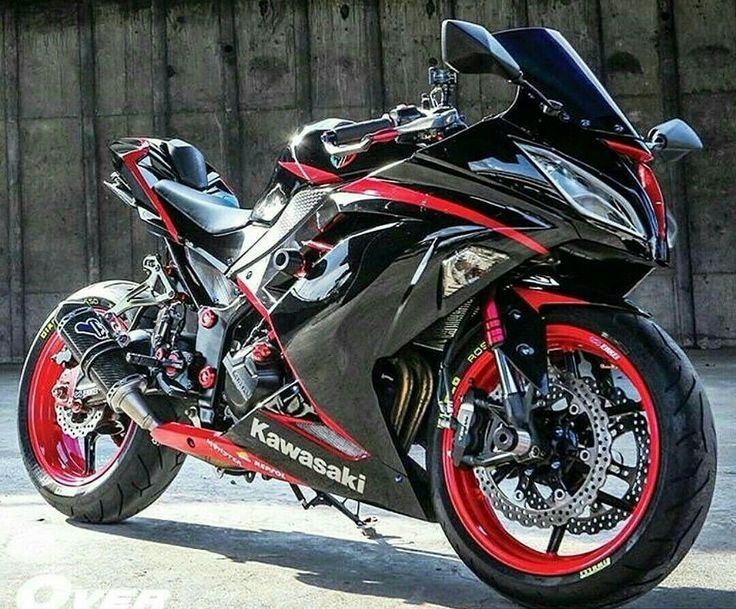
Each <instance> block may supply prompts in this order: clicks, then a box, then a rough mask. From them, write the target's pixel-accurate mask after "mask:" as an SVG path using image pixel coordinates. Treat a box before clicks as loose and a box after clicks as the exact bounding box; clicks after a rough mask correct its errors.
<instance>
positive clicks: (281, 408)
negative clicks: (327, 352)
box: [223, 337, 314, 418]
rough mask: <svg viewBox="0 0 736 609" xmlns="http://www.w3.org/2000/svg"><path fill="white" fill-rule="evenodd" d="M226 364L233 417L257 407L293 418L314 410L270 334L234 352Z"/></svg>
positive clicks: (228, 399) (226, 388)
mask: <svg viewBox="0 0 736 609" xmlns="http://www.w3.org/2000/svg"><path fill="white" fill-rule="evenodd" d="M223 363H224V365H225V369H226V370H227V376H226V378H225V397H226V400H227V403H228V406H229V408H230V410H231V412H232V415H233V417H234V418H241V417H243V416H245V415H246V414H247V413H248V412H249V411H250V410H251V409H253V408H255V407H257V406H258V407H261V406H262V407H264V408H267V409H269V410H273V411H274V412H277V413H279V414H284V415H289V416H293V417H304V416H306V415H308V414H311V413H313V412H314V411H313V409H312V407H311V406H310V405H309V403H308V402H307V401H306V400H305V399H304V397H303V396H302V394H301V391H300V390H299V386H298V384H297V383H296V382H294V380H293V379H292V378H291V377H290V375H289V374H288V372H287V371H286V368H285V366H284V362H283V359H282V358H281V354H280V352H279V350H278V348H277V347H276V346H275V345H274V344H273V343H271V341H269V340H268V338H267V337H261V338H259V339H256V340H254V341H253V342H251V343H249V344H248V345H246V346H244V347H241V348H238V349H236V350H234V351H231V352H230V353H228V354H227V355H226V356H225V358H224V360H223Z"/></svg>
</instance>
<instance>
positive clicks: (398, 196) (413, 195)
mask: <svg viewBox="0 0 736 609" xmlns="http://www.w3.org/2000/svg"><path fill="white" fill-rule="evenodd" d="M340 190H341V191H342V192H350V193H355V194H364V195H370V196H375V197H381V198H383V199H390V200H392V201H399V202H400V203H408V204H409V205H418V206H420V207H424V208H427V209H432V210H434V211H439V212H442V213H446V214H450V215H451V216H457V217H458V218H463V219H465V220H468V221H469V222H472V223H473V224H478V225H480V226H485V227H486V228H490V229H492V230H494V231H496V232H497V233H500V234H502V235H504V236H505V237H508V238H509V239H513V240H514V241H516V242H517V243H520V244H521V245H523V246H524V247H527V248H529V249H530V250H532V251H534V252H536V253H537V254H542V255H546V254H548V253H549V251H548V250H547V248H546V247H544V246H543V245H541V244H539V243H537V242H536V241H534V239H532V238H530V237H527V236H526V235H525V234H524V233H521V232H519V231H518V230H516V229H514V228H511V227H509V226H506V225H504V224H501V223H500V222H496V221H495V220H492V219H491V218H489V217H488V216H485V215H484V214H481V213H479V212H477V211H473V210H472V209H468V208H466V207H463V206H462V205H459V204H457V203H453V202H452V201H448V200H446V199H442V198H440V197H436V196H434V195H430V194H426V193H422V192H419V191H416V190H412V189H411V188H406V187H404V186H399V185H397V184H391V183H390V182H384V181H383V180H379V179H377V178H370V177H369V178H362V179H360V180H357V181H355V182H352V183H351V184H348V185H346V186H344V187H343V188H341V189H340Z"/></svg>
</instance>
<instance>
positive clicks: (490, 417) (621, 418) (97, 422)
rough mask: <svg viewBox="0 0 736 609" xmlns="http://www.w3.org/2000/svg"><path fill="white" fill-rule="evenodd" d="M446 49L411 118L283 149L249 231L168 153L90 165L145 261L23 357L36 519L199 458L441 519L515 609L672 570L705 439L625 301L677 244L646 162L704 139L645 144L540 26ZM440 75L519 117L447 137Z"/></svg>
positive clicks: (610, 591) (125, 510) (699, 414)
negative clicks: (127, 213)
mask: <svg viewBox="0 0 736 609" xmlns="http://www.w3.org/2000/svg"><path fill="white" fill-rule="evenodd" d="M442 47H443V59H444V63H445V67H439V66H433V67H431V68H430V69H429V78H430V92H429V93H426V94H424V95H422V97H421V101H420V103H419V104H418V105H400V106H397V107H395V108H393V109H392V110H390V111H389V112H387V113H386V114H385V115H383V116H382V117H380V118H376V119H372V120H367V121H364V122H351V121H348V120H344V119H327V120H323V121H320V122H316V123H313V124H310V125H307V126H305V127H303V128H302V129H301V131H300V132H299V133H298V134H297V135H296V136H295V137H294V138H293V139H292V140H291V141H290V142H289V143H288V145H286V147H285V148H284V150H283V152H282V153H281V155H280V156H279V158H278V161H277V163H276V165H275V167H274V170H273V174H272V176H271V178H270V182H269V183H268V185H267V187H266V188H265V190H264V192H263V195H262V196H261V197H260V198H259V199H258V200H257V201H255V202H254V203H253V204H252V205H249V206H248V209H246V208H245V207H241V206H240V204H239V203H238V201H237V199H236V197H235V195H234V193H233V192H232V189H231V188H230V187H229V186H228V184H227V182H226V181H225V179H223V178H222V177H221V176H220V175H219V174H218V173H217V171H215V169H214V168H213V167H212V166H210V165H209V164H208V163H207V162H206V160H205V159H204V157H203V155H202V154H201V153H200V152H199V151H198V150H197V149H196V148H195V147H194V146H192V145H190V144H188V143H186V142H184V141H181V140H179V139H154V138H125V139H120V140H118V141H116V142H114V143H113V144H112V145H111V151H112V157H113V162H114V167H115V172H114V173H113V174H112V176H111V177H110V179H109V181H107V182H105V185H106V186H107V188H108V189H109V190H110V191H111V192H112V193H114V194H115V195H116V196H117V197H118V198H119V199H120V200H121V201H123V202H124V203H126V204H127V205H129V206H131V207H133V208H134V209H136V210H137V212H138V214H139V216H140V219H141V220H142V221H143V222H145V223H146V224H147V226H148V228H149V230H150V231H151V232H152V233H153V234H155V235H156V236H158V238H159V239H160V244H161V248H160V250H159V252H158V255H151V256H148V257H147V258H146V259H145V260H144V262H143V266H144V269H145V271H147V273H148V277H147V279H146V280H145V281H143V282H142V283H140V284H135V283H131V282H128V281H124V280H118V281H104V282H101V283H96V284H94V285H90V286H88V287H86V288H83V289H81V290H79V291H78V292H76V293H74V294H72V295H71V296H70V297H69V298H67V299H66V300H64V301H63V302H61V303H60V304H59V305H58V306H57V307H56V309H55V311H54V312H53V313H52V314H51V315H50V317H49V318H48V319H47V320H46V322H45V324H44V325H43V328H42V329H41V331H40V332H39V333H38V336H37V337H36V339H35V341H34V342H33V345H32V347H31V349H30V352H29V354H28V357H27V360H26V364H25V368H24V370H23V376H22V380H21V385H20V399H19V428H20V439H21V446H22V452H23V458H24V460H25V464H26V467H27V469H28V472H29V473H30V476H31V478H32V480H33V482H34V483H35V485H36V487H37V488H38V490H39V492H40V493H41V495H42V496H43V497H44V499H46V500H47V501H48V502H49V503H50V504H51V505H52V506H54V507H55V508H57V509H58V510H60V511H61V512H63V513H64V514H66V515H68V516H69V517H71V518H72V519H74V520H83V521H86V522H92V523H107V522H117V521H120V520H123V519H125V518H129V517H130V516H132V515H134V514H136V513H137V512H139V511H140V510H142V509H144V508H145V507H146V506H148V505H149V504H150V503H151V502H153V501H154V500H155V499H156V498H157V497H158V496H159V495H161V493H163V492H164V490H165V489H166V487H167V486H168V485H169V483H170V482H171V481H172V479H173V478H174V477H175V476H176V474H177V472H178V471H179V468H180V467H181V465H182V462H183V460H184V457H185V455H192V456H194V457H197V458H199V459H203V460H204V461H207V462H208V463H210V464H212V465H213V466H215V467H216V468H218V469H219V470H220V471H221V472H222V473H223V474H226V475H231V476H242V477H244V479H246V480H248V481H251V480H253V478H254V477H255V476H256V475H258V474H260V475H261V476H262V477H263V478H265V479H273V480H279V481H282V482H285V483H287V484H289V485H291V488H292V489H293V491H294V493H295V495H296V497H297V499H298V500H299V501H300V502H301V503H302V505H303V506H304V507H305V508H309V507H313V506H315V505H328V506H333V507H335V508H337V509H339V510H340V511H341V512H342V513H344V514H345V515H347V516H348V517H350V518H351V519H352V520H353V521H354V522H355V523H356V524H357V525H358V526H359V527H361V528H362V529H364V530H365V532H366V533H371V532H374V531H373V529H374V527H372V526H371V523H370V522H368V521H366V520H363V519H361V518H360V516H359V515H358V513H357V511H355V510H354V509H353V508H352V506H353V503H352V500H357V501H358V502H365V503H367V504H371V505H374V506H380V507H382V508H385V509H387V510H391V511H394V512H398V513H401V514H406V515H407V516H412V517H414V518H419V519H423V520H429V521H436V522H439V523H440V525H441V526H442V527H443V529H444V531H445V533H446V535H447V538H448V539H449V541H450V543H451V544H452V546H453V547H454V548H455V550H456V551H457V553H458V555H459V556H460V558H461V559H462V560H463V561H464V562H465V563H466V564H467V565H468V567H469V568H470V569H472V570H473V572H475V573H476V574H477V575H478V577H480V578H481V579H482V580H483V581H485V582H487V583H488V584H489V585H491V586H493V587H494V588H495V589H497V590H498V591H500V592H501V593H502V594H504V595H506V596H508V597H510V598H512V599H513V600H515V601H517V602H519V603H521V604H525V605H528V606H534V607H553V606H575V607H578V606H587V607H601V606H612V605H615V604H617V603H621V602H623V601H626V600H628V599H631V598H633V597H635V596H637V595H639V594H642V593H643V592H645V591H646V590H648V589H650V588H652V587H653V586H655V585H656V584H657V583H658V582H659V581H661V580H662V579H663V578H664V577H665V576H666V575H667V574H668V573H669V572H670V571H671V570H672V569H673V568H674V567H675V566H676V565H677V564H678V563H679V561H680V560H681V559H682V558H683V556H684V555H685V553H686V552H687V551H688V549H689V548H690V546H691V545H692V543H693V541H694V539H695V537H696V536H697V534H698V532H699V530H700V528H701V526H702V524H703V521H704V520H705V517H706V514H707V512H708V507H709V504H710V501H711V496H712V493H713V486H714V478H715V471H716V438H715V432H714V427H713V420H712V417H711V412H710V408H709V405H708V399H707V398H706V396H705V393H704V391H703V387H702V385H701V382H700V381H699V379H698V377H697V375H696V373H695V371H694V370H693V367H692V365H691V364H690V362H689V361H688V359H687V357H686V356H685V354H684V353H683V352H682V351H681V350H680V348H679V347H678V346H677V345H676V344H675V343H674V342H673V340H672V339H671V338H670V337H669V336H667V334H666V333H665V332H664V331H663V330H662V329H661V328H660V327H659V326H657V324H656V323H655V322H654V321H652V320H651V319H650V317H649V316H648V315H647V314H646V313H645V312H644V311H642V310H641V309H639V308H637V307H636V306H635V305H634V304H632V303H631V302H629V301H628V300H627V298H626V296H627V294H628V293H629V292H630V291H631V290H632V289H633V288H634V287H635V286H636V285H637V284H638V283H639V282H640V281H641V280H642V279H644V278H645V277H646V276H647V274H648V273H649V272H650V271H652V269H654V268H657V267H659V266H662V265H666V264H667V262H668V256H669V251H670V246H671V245H672V239H673V237H674V224H673V222H672V220H671V219H669V218H668V213H667V209H666V206H665V203H664V201H663V198H662V193H661V191H660V188H659V186H658V184H657V180H656V178H655V176H654V173H653V171H652V169H651V167H650V164H651V162H652V161H653V159H654V158H659V159H661V160H664V161H669V160H675V159H677V158H679V157H681V156H683V155H684V154H686V153H687V152H688V151H690V150H696V149H698V148H701V143H700V140H699V139H698V136H697V135H696V134H695V133H694V131H693V130H692V129H691V128H690V127H688V125H687V124H685V123H684V122H683V121H681V120H678V119H674V120H671V121H668V122H666V123H663V124H662V125H659V126H658V127H655V128H654V129H653V130H652V131H651V132H650V133H649V134H648V135H647V137H642V136H641V135H640V134H639V133H638V132H637V131H636V130H635V129H634V127H633V126H632V125H631V123H630V122H629V121H628V120H627V118H626V117H625V116H624V114H623V113H622V112H621V110H620V109H619V108H618V107H617V106H616V104H615V103H614V102H613V100H612V99H611V97H610V96H609V95H608V93H606V91H605V89H604V88H603V87H602V85H601V84H600V83H599V82H598V80H597V79H596V78H595V76H594V75H593V74H592V73H591V71H590V70H589V69H588V67H587V66H586V65H585V64H584V62H583V61H582V60H581V58H580V57H579V56H578V55H577V53H576V52H575V51H574V50H573V49H572V48H571V47H570V45H569V44H568V43H567V42H566V41H565V39H564V38H563V37H562V36H561V35H560V34H559V33H558V32H556V31H553V30H549V29H544V28H525V29H516V30H510V31H504V32H500V33H497V34H494V35H491V34H490V33H489V32H488V31H487V30H486V29H484V28H483V27H481V26H479V25H475V24H471V23H466V22H462V21H453V20H450V21H446V22H445V23H444V24H443V29H442ZM462 74H495V75H496V76H498V75H500V76H501V77H502V78H503V79H505V80H506V81H507V82H508V83H510V86H514V87H516V91H517V94H516V98H515V101H514V102H513V104H512V105H511V106H510V107H509V108H508V109H507V110H506V111H505V112H503V113H501V114H499V115H497V116H492V117H489V118H485V119H483V120H481V121H480V122H478V123H476V124H473V125H467V124H466V122H465V120H464V117H463V116H462V114H461V113H460V112H459V111H458V110H457V109H456V108H455V107H453V105H452V99H453V95H454V92H455V88H456V84H457V79H458V76H459V75H462ZM499 83H501V81H499ZM310 489H311V490H310ZM312 493H314V495H312ZM337 497H340V499H338V498H337ZM348 500H351V502H349V503H348Z"/></svg>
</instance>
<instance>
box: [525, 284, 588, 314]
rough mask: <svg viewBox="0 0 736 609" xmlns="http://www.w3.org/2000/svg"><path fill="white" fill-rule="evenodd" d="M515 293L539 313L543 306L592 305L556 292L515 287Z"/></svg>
mask: <svg viewBox="0 0 736 609" xmlns="http://www.w3.org/2000/svg"><path fill="white" fill-rule="evenodd" d="M514 292H516V293H517V294H518V295H519V296H521V298H522V299H523V300H524V301H525V302H526V303H527V304H528V305H529V306H530V307H531V308H532V309H534V310H535V311H539V308H540V307H541V306H543V305H550V304H556V305H560V304H568V305H586V304H590V303H589V302H588V301H586V300H580V299H579V298H574V297H572V296H565V295H564V294H557V293H555V292H546V291H545V290H535V289H533V288H522V287H515V288H514Z"/></svg>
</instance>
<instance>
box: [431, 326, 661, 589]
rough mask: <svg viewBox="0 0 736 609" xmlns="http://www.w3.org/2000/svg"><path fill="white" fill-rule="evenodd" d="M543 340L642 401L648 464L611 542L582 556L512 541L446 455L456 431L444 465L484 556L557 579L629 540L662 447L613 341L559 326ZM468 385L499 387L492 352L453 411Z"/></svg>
mask: <svg viewBox="0 0 736 609" xmlns="http://www.w3.org/2000/svg"><path fill="white" fill-rule="evenodd" d="M547 342H548V345H549V349H550V350H556V349H561V350H563V351H565V350H572V351H574V350H578V349H580V350H583V351H586V352H588V353H592V354H593V355H596V356H598V357H601V358H602V359H603V360H604V361H606V362H608V363H610V364H611V365H613V366H616V367H617V368H618V369H619V370H621V372H622V373H623V374H624V375H625V376H626V377H627V378H628V379H629V381H630V382H631V383H632V385H633V386H634V388H635V389H636V391H637V393H638V394H639V397H640V398H641V401H642V408H643V414H644V416H645V417H646V419H647V424H648V427H649V435H650V442H651V444H650V453H651V458H650V459H651V460H650V463H649V468H648V471H647V476H646V480H645V483H644V489H643V491H642V494H641V497H640V498H639V501H638V503H637V504H636V506H635V508H634V510H633V512H632V513H631V515H630V516H629V519H628V521H626V523H625V524H624V525H623V527H622V528H621V530H620V531H618V533H617V534H616V535H615V536H614V537H613V539H611V540H609V541H604V542H603V545H601V546H599V547H598V548H597V549H594V550H590V551H587V552H582V553H580V554H571V555H560V554H554V553H547V552H540V551H538V550H535V549H533V548H531V547H530V546H527V545H525V544H524V543H523V542H521V541H520V540H518V539H516V537H515V536H514V535H513V534H512V533H511V532H509V531H508V530H507V529H506V528H505V527H504V526H503V524H502V523H501V522H500V521H499V519H498V517H497V515H496V513H495V510H493V508H491V507H490V505H489V503H488V501H487V500H486V499H485V497H484V495H483V494H482V492H481V491H480V488H479V487H478V482H477V480H476V479H475V475H474V474H473V471H472V470H471V469H468V468H456V467H455V466H454V465H453V463H452V459H451V457H450V453H451V448H452V439H453V433H454V432H453V431H452V430H446V431H445V432H444V434H443V437H442V466H443V470H444V478H445V482H446V484H447V490H448V494H449V496H450V500H451V502H452V505H453V507H454V509H455V511H456V513H457V516H458V518H459V519H460V521H461V523H462V524H463V527H464V528H465V530H466V531H467V532H468V534H469V535H470V536H471V537H472V538H473V540H474V541H475V542H476V543H477V544H478V545H479V546H480V547H481V548H482V549H483V550H484V551H485V552H487V553H488V554H489V555H490V556H492V557H493V558H494V559H496V560H498V561H500V562H502V563H504V564H505V565H507V566H509V567H511V568H513V569H516V570H517V571H521V572H523V573H530V574H533V575H542V576H548V577H559V576H562V575H569V574H571V573H575V572H581V571H583V570H585V569H587V568H589V567H591V566H593V565H596V564H600V562H601V561H603V560H605V559H606V558H608V557H610V556H611V555H612V554H614V553H615V552H616V551H617V550H618V549H619V548H621V547H622V546H623V545H624V544H625V543H626V542H627V541H628V540H629V539H630V538H631V536H632V535H633V534H634V532H635V531H636V529H637V527H638V526H639V524H640V523H641V521H642V519H643V518H644V515H645V514H646V511H647V508H648V507H649V503H650V502H651V499H652V497H653V495H654V491H655V488H656V484H657V478H658V475H659V451H660V445H659V431H658V425H657V415H656V412H655V410H654V403H653V401H652V398H651V395H650V394H649V390H648V388H647V386H646V384H645V383H644V380H643V378H642V377H641V375H640V374H639V372H638V371H637V369H636V368H635V367H634V365H633V364H632V363H631V361H630V360H629V359H628V358H627V357H625V356H624V355H623V354H621V353H620V352H619V350H618V349H617V348H616V347H615V346H614V345H613V344H612V343H610V342H608V341H607V340H604V339H603V338H602V337H601V336H599V335H598V334H594V333H592V332H590V331H588V330H585V329H583V328H578V327H575V326H569V325H563V324H560V325H550V326H547ZM611 353H616V354H618V355H619V359H617V360H615V359H613V358H612V357H611V355H610V354H611ZM471 383H472V384H473V385H474V386H477V387H479V388H481V389H483V390H484V391H490V390H492V389H493V387H494V386H495V385H496V384H497V383H498V372H497V370H496V367H495V362H494V360H493V355H492V353H491V352H490V351H484V352H483V353H482V354H481V355H480V356H479V357H478V358H477V359H475V361H474V362H473V363H472V364H471V365H470V367H469V368H468V369H467V370H466V371H465V373H464V374H463V377H462V379H461V380H460V382H459V383H458V385H457V387H456V389H455V390H454V391H453V402H454V406H455V408H458V407H459V405H460V404H459V401H460V397H461V396H462V395H464V393H465V392H466V391H467V389H468V388H469V387H470V384H471Z"/></svg>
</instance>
